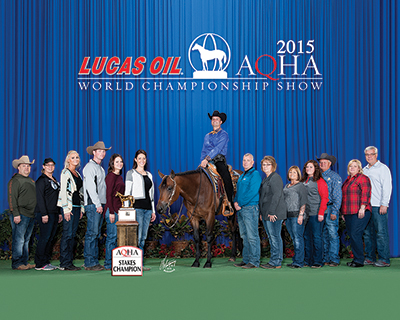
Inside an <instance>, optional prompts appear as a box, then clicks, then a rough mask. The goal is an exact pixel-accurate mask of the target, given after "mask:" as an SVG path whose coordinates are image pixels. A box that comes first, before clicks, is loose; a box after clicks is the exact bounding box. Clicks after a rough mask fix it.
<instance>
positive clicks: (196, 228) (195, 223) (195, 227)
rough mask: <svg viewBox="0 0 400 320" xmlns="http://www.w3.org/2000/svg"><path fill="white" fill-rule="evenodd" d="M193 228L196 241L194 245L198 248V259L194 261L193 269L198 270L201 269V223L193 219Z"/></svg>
mask: <svg viewBox="0 0 400 320" xmlns="http://www.w3.org/2000/svg"><path fill="white" fill-rule="evenodd" d="M192 227H193V239H194V245H195V247H196V259H195V260H194V262H193V264H192V268H198V267H200V261H199V260H200V230H199V221H198V220H196V219H193V221H192Z"/></svg>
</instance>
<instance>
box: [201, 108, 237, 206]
mask: <svg viewBox="0 0 400 320" xmlns="http://www.w3.org/2000/svg"><path fill="white" fill-rule="evenodd" d="M208 117H209V118H210V119H211V125H212V127H213V131H211V132H210V133H207V134H206V136H205V137H204V143H203V149H202V150H201V156H200V161H201V163H200V165H201V166H202V167H203V168H205V167H206V166H207V164H208V163H209V162H211V163H214V165H215V167H216V168H217V171H218V173H219V174H220V176H221V178H222V180H223V182H224V187H225V192H226V195H227V197H228V200H229V202H230V203H231V206H232V208H233V207H234V206H233V184H232V178H231V175H230V174H229V170H228V165H227V163H226V154H227V151H228V142H229V136H228V133H227V132H226V131H225V130H224V129H222V128H221V125H222V124H223V123H224V122H225V121H226V114H225V113H223V112H221V113H220V112H219V111H218V110H215V111H214V112H213V114H212V115H210V114H208Z"/></svg>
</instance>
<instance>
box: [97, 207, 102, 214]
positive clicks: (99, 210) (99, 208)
mask: <svg viewBox="0 0 400 320" xmlns="http://www.w3.org/2000/svg"><path fill="white" fill-rule="evenodd" d="M96 212H97V213H99V214H102V213H103V207H102V206H100V207H98V208H96Z"/></svg>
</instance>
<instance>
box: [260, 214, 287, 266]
mask: <svg viewBox="0 0 400 320" xmlns="http://www.w3.org/2000/svg"><path fill="white" fill-rule="evenodd" d="M262 222H263V225H264V229H265V232H266V233H267V235H268V240H269V244H270V246H271V258H270V259H269V264H270V265H273V266H275V267H278V266H280V265H282V260H283V242H282V236H281V232H282V222H283V220H278V221H275V222H271V221H268V220H264V218H262Z"/></svg>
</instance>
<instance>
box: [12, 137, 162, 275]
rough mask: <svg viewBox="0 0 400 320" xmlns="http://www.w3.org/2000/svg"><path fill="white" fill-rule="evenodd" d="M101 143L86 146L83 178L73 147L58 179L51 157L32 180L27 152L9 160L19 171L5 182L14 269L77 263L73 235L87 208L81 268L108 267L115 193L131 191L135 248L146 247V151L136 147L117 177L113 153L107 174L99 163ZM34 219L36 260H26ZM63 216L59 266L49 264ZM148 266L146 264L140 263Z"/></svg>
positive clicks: (149, 185) (149, 211) (149, 203)
mask: <svg viewBox="0 0 400 320" xmlns="http://www.w3.org/2000/svg"><path fill="white" fill-rule="evenodd" d="M110 149H111V147H110V148H106V147H105V145H104V142H102V141H99V142H97V143H96V144H95V145H93V146H89V147H87V149H86V151H87V152H88V154H89V155H90V156H92V159H90V161H89V162H88V163H87V164H86V166H85V167H84V168H83V171H82V172H83V178H82V176H81V175H80V173H79V171H78V168H79V166H80V157H79V154H78V152H77V151H75V150H71V151H69V152H68V154H67V156H66V158H65V162H64V169H63V170H62V172H61V177H60V181H58V180H57V179H56V177H54V169H55V164H56V163H55V161H54V160H53V159H51V158H46V159H45V160H44V161H43V169H42V174H41V176H40V177H39V178H38V179H37V180H36V182H35V181H34V180H32V179H31V178H30V177H29V174H30V171H31V165H32V164H33V163H34V162H35V160H33V161H30V160H29V157H28V156H25V155H24V156H22V157H21V158H19V159H15V160H14V161H13V163H12V165H13V167H14V168H15V169H17V170H18V172H17V173H16V174H15V175H14V176H13V177H12V178H11V180H10V181H9V183H8V200H9V206H10V211H11V215H10V220H11V225H12V240H13V242H12V268H13V269H16V270H28V269H32V268H35V269H36V270H55V269H60V270H69V271H77V270H80V269H81V268H80V267H78V266H76V265H74V264H73V256H74V252H73V251H74V246H75V234H76V231H77V229H78V225H79V220H80V219H81V218H82V216H83V214H84V213H85V214H86V216H87V230H86V234H85V246H84V258H85V262H84V265H83V267H84V268H85V270H95V271H98V270H104V269H106V270H111V263H112V259H111V257H112V250H113V249H114V248H116V247H117V227H116V222H117V221H118V210H119V209H120V208H121V206H122V203H121V200H120V198H118V197H116V193H117V192H120V193H121V194H125V195H132V196H133V197H134V199H135V203H134V207H135V210H136V218H137V221H138V222H139V228H138V247H139V248H140V249H143V248H144V243H145V240H146V237H147V231H148V228H149V224H150V221H154V220H155V218H156V216H155V206H154V183H153V178H152V175H151V173H150V172H149V171H147V170H146V164H147V154H146V152H145V151H144V150H138V151H137V152H136V154H135V158H134V162H133V168H132V169H131V170H129V171H128V172H127V175H126V180H125V183H124V180H123V178H122V176H121V171H122V168H123V166H124V160H123V158H122V156H121V155H119V154H113V155H112V156H111V158H110V161H109V164H108V170H107V175H106V174H105V171H104V169H103V167H102V166H101V163H102V161H103V159H104V157H105V155H106V151H108V150H110ZM35 218H36V219H37V222H38V225H39V228H40V236H39V240H38V243H37V248H36V254H35V264H29V263H28V258H29V251H28V250H29V241H30V238H31V235H32V231H33V227H34V219H35ZM103 219H105V220H106V222H107V237H106V257H105V261H104V266H103V265H101V264H100V263H99V247H98V240H99V237H100V232H101V226H102V224H103ZM61 221H63V231H62V238H61V243H60V265H59V266H54V265H52V264H51V263H50V260H51V256H52V240H53V238H54V236H55V233H56V230H57V225H58V223H60V222H61ZM143 270H145V271H147V270H149V268H146V267H144V268H143Z"/></svg>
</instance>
